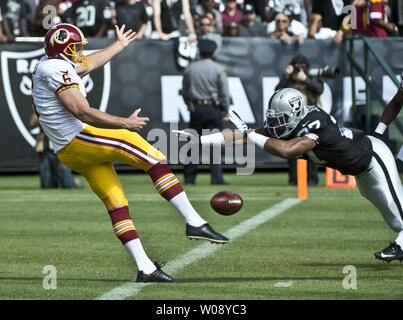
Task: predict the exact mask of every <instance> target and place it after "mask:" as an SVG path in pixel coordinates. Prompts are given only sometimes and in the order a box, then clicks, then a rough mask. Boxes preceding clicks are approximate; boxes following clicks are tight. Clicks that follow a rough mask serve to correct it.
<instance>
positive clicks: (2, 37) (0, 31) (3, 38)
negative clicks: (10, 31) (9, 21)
mask: <svg viewBox="0 0 403 320" xmlns="http://www.w3.org/2000/svg"><path fill="white" fill-rule="evenodd" d="M7 41H8V38H7V36H6V35H5V34H4V30H3V16H2V14H1V8H0V43H1V42H7Z"/></svg>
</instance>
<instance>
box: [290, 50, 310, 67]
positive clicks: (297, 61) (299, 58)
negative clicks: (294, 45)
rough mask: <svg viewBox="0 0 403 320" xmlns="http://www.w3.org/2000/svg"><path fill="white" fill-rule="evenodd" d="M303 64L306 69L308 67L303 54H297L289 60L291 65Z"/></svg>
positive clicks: (306, 59)
mask: <svg viewBox="0 0 403 320" xmlns="http://www.w3.org/2000/svg"><path fill="white" fill-rule="evenodd" d="M302 63H305V64H306V66H307V67H309V61H308V58H307V57H305V56H304V55H303V54H300V53H297V54H296V55H295V56H294V57H293V58H292V60H291V64H302Z"/></svg>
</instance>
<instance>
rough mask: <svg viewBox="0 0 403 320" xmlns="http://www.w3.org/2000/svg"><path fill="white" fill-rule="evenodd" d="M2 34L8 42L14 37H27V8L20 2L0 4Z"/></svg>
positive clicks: (10, 0) (2, 2)
mask: <svg viewBox="0 0 403 320" xmlns="http://www.w3.org/2000/svg"><path fill="white" fill-rule="evenodd" d="M0 8H1V13H2V18H3V28H4V32H5V34H6V36H7V38H8V40H9V41H14V39H15V37H28V36H29V33H28V25H27V19H26V18H25V16H26V14H27V6H26V4H25V3H24V2H23V1H22V0H4V1H1V2H0Z"/></svg>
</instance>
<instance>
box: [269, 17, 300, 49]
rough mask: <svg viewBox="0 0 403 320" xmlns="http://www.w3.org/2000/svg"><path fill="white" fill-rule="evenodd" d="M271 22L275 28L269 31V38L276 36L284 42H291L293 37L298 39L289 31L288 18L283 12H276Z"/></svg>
mask: <svg viewBox="0 0 403 320" xmlns="http://www.w3.org/2000/svg"><path fill="white" fill-rule="evenodd" d="M273 22H274V24H275V29H274V31H273V32H270V33H269V37H270V38H277V39H280V40H282V41H284V42H285V43H291V41H292V40H293V39H296V40H298V39H297V37H296V36H295V35H294V34H293V33H292V32H290V31H289V30H290V29H289V26H290V20H289V18H288V17H287V16H286V15H285V14H283V13H278V14H277V15H276V18H275V19H274V21H273ZM300 37H301V36H300Z"/></svg>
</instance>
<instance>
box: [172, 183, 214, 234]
mask: <svg viewBox="0 0 403 320" xmlns="http://www.w3.org/2000/svg"><path fill="white" fill-rule="evenodd" d="M169 202H170V203H171V204H172V205H173V206H174V207H175V209H176V210H178V212H179V213H180V214H181V216H182V217H183V219H184V220H185V221H186V223H188V224H190V225H191V226H193V227H200V226H201V225H203V224H205V223H207V221H206V220H204V219H202V217H200V216H199V214H198V213H197V212H196V210H195V209H194V208H193V206H192V204H191V203H190V202H189V199H188V197H187V195H186V193H185V191H183V192H181V193H179V194H178V195H176V196H175V197H173V198H172V199H171V200H169Z"/></svg>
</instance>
